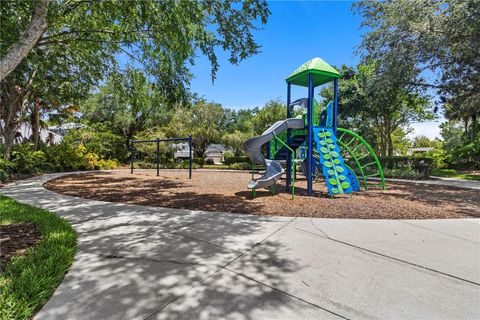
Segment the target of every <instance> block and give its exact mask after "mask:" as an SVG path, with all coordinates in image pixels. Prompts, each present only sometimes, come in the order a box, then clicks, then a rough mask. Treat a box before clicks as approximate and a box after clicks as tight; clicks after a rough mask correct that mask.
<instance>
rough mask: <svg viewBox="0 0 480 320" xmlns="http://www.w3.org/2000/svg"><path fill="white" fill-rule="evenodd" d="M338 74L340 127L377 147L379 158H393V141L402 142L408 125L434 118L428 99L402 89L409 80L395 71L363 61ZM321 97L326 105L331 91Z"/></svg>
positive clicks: (325, 92) (406, 88)
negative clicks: (352, 130)
mask: <svg viewBox="0 0 480 320" xmlns="http://www.w3.org/2000/svg"><path fill="white" fill-rule="evenodd" d="M340 70H341V71H342V73H343V74H344V75H345V76H344V77H343V78H342V79H341V80H340V81H339V83H340V86H339V107H338V109H339V125H340V126H345V127H347V128H350V129H354V130H356V131H358V132H359V134H361V135H363V136H364V137H365V138H366V139H367V140H368V141H369V142H372V144H373V145H374V146H378V148H377V149H378V153H379V154H380V156H382V157H387V156H388V157H390V158H391V157H392V156H393V155H394V147H395V141H394V140H395V138H398V139H399V140H398V141H399V142H400V141H401V140H402V137H401V136H402V135H404V134H405V132H404V131H405V130H407V129H408V126H409V124H410V123H412V122H418V121H423V120H427V119H432V118H433V117H434V115H433V113H432V110H431V105H430V104H429V100H428V97H427V96H425V95H423V94H422V93H421V92H417V91H416V90H414V89H413V88H412V87H411V86H408V85H405V79H406V78H405V77H407V78H408V77H409V76H408V75H403V76H400V75H399V74H398V70H397V69H396V68H393V67H392V66H385V65H384V64H383V63H380V62H378V61H366V62H365V63H362V64H360V65H358V66H357V68H356V69H353V68H349V67H346V66H342V67H341V68H340ZM320 93H321V95H322V96H323V97H325V98H326V101H329V100H332V99H333V90H332V88H331V87H327V88H324V89H323V90H322V91H321V92H320ZM399 145H401V143H400V144H399Z"/></svg>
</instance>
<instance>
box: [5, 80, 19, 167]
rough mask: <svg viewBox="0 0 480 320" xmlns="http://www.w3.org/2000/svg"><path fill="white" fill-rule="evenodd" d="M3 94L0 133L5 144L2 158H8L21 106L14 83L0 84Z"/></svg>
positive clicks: (10, 153)
mask: <svg viewBox="0 0 480 320" xmlns="http://www.w3.org/2000/svg"><path fill="white" fill-rule="evenodd" d="M2 91H3V96H2V98H1V101H2V105H1V106H0V107H1V109H0V111H1V114H0V118H1V119H2V120H3V124H2V128H1V133H2V137H3V140H4V144H5V153H4V154H3V158H4V159H5V160H10V159H11V155H12V147H13V142H14V140H15V133H16V132H17V129H18V125H19V123H18V118H19V117H18V113H19V112H20V110H21V107H22V99H21V94H20V89H19V88H18V87H17V86H15V85H14V84H11V83H10V84H7V85H5V86H2Z"/></svg>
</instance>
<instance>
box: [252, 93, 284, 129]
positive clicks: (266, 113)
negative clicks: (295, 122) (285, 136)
mask: <svg viewBox="0 0 480 320" xmlns="http://www.w3.org/2000/svg"><path fill="white" fill-rule="evenodd" d="M286 117H287V107H286V105H285V104H284V103H283V102H281V101H280V100H270V101H268V102H267V103H266V104H265V105H264V106H263V107H262V108H261V109H256V110H255V117H254V118H253V130H254V133H255V134H256V135H258V134H261V133H262V132H263V131H265V130H267V129H268V127H270V126H271V125H272V124H274V123H275V122H277V121H279V120H284V119H285V118H286Z"/></svg>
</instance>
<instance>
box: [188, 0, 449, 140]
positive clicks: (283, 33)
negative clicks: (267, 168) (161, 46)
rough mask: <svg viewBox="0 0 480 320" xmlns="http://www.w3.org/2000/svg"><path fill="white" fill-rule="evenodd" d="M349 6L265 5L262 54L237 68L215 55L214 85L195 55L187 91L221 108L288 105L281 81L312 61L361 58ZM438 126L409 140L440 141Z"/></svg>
mask: <svg viewBox="0 0 480 320" xmlns="http://www.w3.org/2000/svg"><path fill="white" fill-rule="evenodd" d="M351 5H352V3H351V2H349V1H271V2H269V8H270V11H271V16H270V17H269V20H268V23H267V25H266V26H263V30H259V31H256V32H255V40H256V42H257V43H258V44H260V45H261V46H262V48H261V52H260V53H259V54H257V55H255V56H253V57H250V58H248V59H247V60H244V61H242V62H241V63H240V64H239V65H237V66H236V65H231V64H230V63H229V62H228V60H227V59H228V53H225V52H222V51H219V52H218V57H219V63H220V70H219V71H218V73H217V77H216V80H215V82H214V83H212V81H211V76H210V70H211V66H210V63H209V61H208V59H207V58H205V57H203V56H201V55H199V56H198V58H197V59H196V63H195V66H194V67H193V69H192V72H193V74H194V75H195V78H194V79H193V81H192V83H191V90H192V91H193V92H196V93H198V94H199V95H200V96H202V97H204V98H205V99H207V100H209V101H215V102H218V103H221V104H222V105H223V106H224V107H229V108H234V109H241V108H252V107H256V106H263V105H264V104H265V102H267V101H268V100H271V99H280V100H282V101H286V83H285V78H286V77H287V76H288V75H290V73H292V72H293V71H294V70H295V69H296V68H297V67H298V66H300V65H301V64H302V63H304V62H306V61H308V60H310V59H311V58H314V57H321V58H322V59H324V60H325V61H326V62H328V63H329V64H330V65H337V66H340V65H341V64H346V65H350V66H355V65H357V64H358V62H359V60H360V57H359V56H358V55H355V51H356V49H357V46H358V45H359V44H360V42H361V35H362V32H364V30H362V29H361V28H360V22H361V17H360V16H358V15H355V14H354V12H353V11H352V9H351ZM340 81H341V80H340ZM306 96H307V91H306V89H305V88H295V89H293V90H292V99H297V98H303V97H306ZM441 120H442V119H440V120H439V121H436V122H426V123H416V124H413V125H412V127H413V128H414V131H413V132H412V133H410V134H409V137H410V138H413V137H414V136H417V135H426V136H428V137H429V138H435V137H440V133H439V128H438V125H439V124H440V123H441Z"/></svg>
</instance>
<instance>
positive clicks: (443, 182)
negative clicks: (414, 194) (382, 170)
mask: <svg viewBox="0 0 480 320" xmlns="http://www.w3.org/2000/svg"><path fill="white" fill-rule="evenodd" d="M430 178H432V180H406V179H393V178H385V182H386V183H387V188H388V182H389V181H394V182H404V183H416V184H429V185H435V186H445V187H456V188H463V189H473V190H480V181H478V180H465V179H456V178H444V177H434V176H432V177H430ZM371 179H372V180H378V179H375V178H371Z"/></svg>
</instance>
